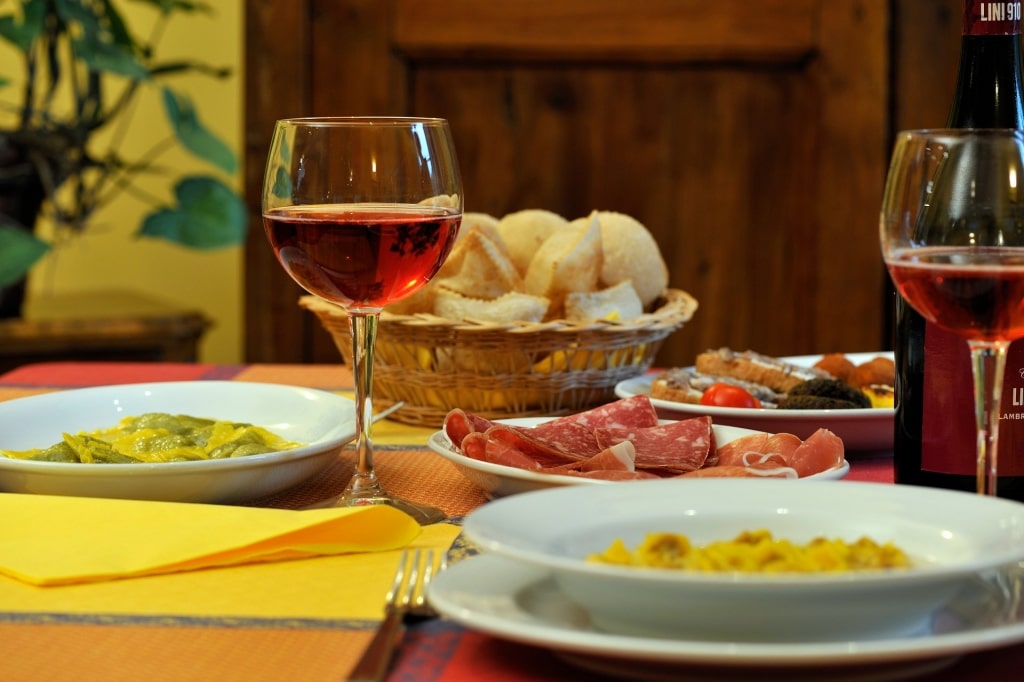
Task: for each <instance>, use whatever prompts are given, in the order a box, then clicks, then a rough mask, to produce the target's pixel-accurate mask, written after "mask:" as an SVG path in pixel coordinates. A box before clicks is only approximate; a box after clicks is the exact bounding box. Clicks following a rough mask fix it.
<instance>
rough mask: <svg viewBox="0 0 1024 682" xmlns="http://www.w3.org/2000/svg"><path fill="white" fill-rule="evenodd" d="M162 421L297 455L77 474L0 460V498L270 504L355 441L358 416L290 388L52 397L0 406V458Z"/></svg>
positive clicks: (139, 389)
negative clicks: (149, 415) (222, 428)
mask: <svg viewBox="0 0 1024 682" xmlns="http://www.w3.org/2000/svg"><path fill="white" fill-rule="evenodd" d="M146 412H168V413H173V414H187V415H191V416H194V417H205V418H211V419H225V420H231V421H238V422H247V423H250V424H254V425H256V426H262V427H264V428H266V429H268V430H270V431H273V432H274V433H276V434H278V435H280V436H282V437H284V438H286V439H288V440H291V441H295V442H299V443H305V445H304V446H303V447H300V448H296V449H293V450H285V451H282V452H274V453H268V454H265V455H249V456H245V457H237V458H232V459H215V460H203V461H195V462H160V463H152V464H150V463H138V464H80V463H64V462H34V461H27V460H17V459H10V458H7V457H0V491H2V492H10V493H40V494H48V495H73V496H79V497H114V498H124V499H138V500H163V501H168V502H208V503H230V502H241V501H245V500H250V499H255V498H258V497H262V496H264V495H271V494H273V493H276V492H280V491H281V490H284V489H286V488H289V487H291V486H292V485H295V484H296V483H299V482H301V481H303V480H305V479H307V478H309V477H310V476H312V475H313V474H316V473H318V472H319V471H321V470H323V469H324V468H325V467H327V466H328V465H330V464H331V463H332V462H333V461H335V459H336V457H337V453H338V450H339V449H340V448H341V447H342V446H343V445H344V444H346V443H348V442H349V441H350V440H352V439H353V438H354V437H355V433H356V427H355V406H354V404H353V403H352V401H351V400H348V399H347V398H342V397H341V396H337V395H334V394H333V393H328V392H326V391H318V390H313V389H307V388H300V387H296V386H282V385H277V384H261V383H253V382H242V381H175V382H161V383H149V384H126V385H119V386H101V387H96V388H81V389H74V390H68V391H58V392H55V393H46V394H42V395H36V396H31V397H27V398H19V399H16V400H10V401H6V402H0V450H29V449H32V448H45V447H49V446H50V445H53V444H54V443H58V442H60V440H61V434H62V433H65V432H67V433H78V432H80V431H92V430H95V429H100V428H106V427H111V426H115V425H116V424H117V423H118V422H120V421H121V419H122V418H123V417H127V416H132V415H139V414H143V413H146Z"/></svg>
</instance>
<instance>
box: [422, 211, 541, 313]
mask: <svg viewBox="0 0 1024 682" xmlns="http://www.w3.org/2000/svg"><path fill="white" fill-rule="evenodd" d="M459 249H460V252H461V254H460V258H459V260H460V262H459V266H458V271H457V272H455V273H453V274H451V275H448V276H446V277H439V278H437V279H435V280H434V281H435V282H436V286H438V287H441V288H444V289H449V290H451V291H456V292H458V293H460V294H463V295H465V296H470V297H473V298H498V297H499V296H501V295H502V294H505V293H508V292H509V291H522V290H523V279H522V277H520V276H519V273H518V272H517V271H516V268H515V266H514V265H512V261H511V260H509V258H508V256H507V255H505V253H504V252H503V250H502V249H501V248H500V247H499V246H498V245H497V244H495V243H494V242H493V241H491V240H490V239H488V238H487V237H486V236H485V235H484V233H483V231H482V230H480V229H477V228H475V227H474V228H473V229H471V230H470V231H469V233H468V234H467V235H466V237H465V238H464V239H462V240H461V242H460V244H459Z"/></svg>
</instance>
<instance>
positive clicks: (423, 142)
mask: <svg viewBox="0 0 1024 682" xmlns="http://www.w3.org/2000/svg"><path fill="white" fill-rule="evenodd" d="M461 220H462V181H461V178H460V175H459V167H458V162H457V160H456V156H455V148H454V146H453V144H452V139H451V133H450V131H449V128H448V122H447V121H445V120H444V119H436V118H382V117H367V118H294V119H285V120H281V121H278V122H277V124H276V125H275V127H274V136H273V139H272V140H271V143H270V152H269V154H268V157H267V167H266V175H265V177H264V184H263V224H264V226H265V228H266V232H267V237H268V239H269V240H270V245H271V246H272V247H273V249H274V253H275V254H277V259H278V261H280V263H281V265H282V266H283V267H284V269H285V271H286V272H287V273H288V274H289V275H290V276H291V277H292V279H294V280H295V281H296V282H298V283H299V284H300V285H301V286H302V287H303V288H305V289H306V290H307V291H309V292H310V293H311V294H313V295H315V296H318V297H320V298H322V299H324V300H325V301H329V302H331V303H334V304H336V305H338V306H341V307H342V308H344V309H345V311H346V313H347V314H348V318H349V321H350V324H351V329H352V351H353V352H352V357H353V358H354V360H353V367H352V372H353V375H354V378H355V403H356V429H357V433H358V435H357V437H356V449H357V453H358V457H359V459H358V462H357V464H356V468H355V472H354V474H353V475H352V479H351V481H350V482H349V484H348V486H347V487H346V489H345V491H344V492H343V493H342V494H341V495H340V496H339V498H338V501H337V502H336V504H337V505H338V506H353V505H371V504H388V505H391V506H394V507H397V508H399V509H401V510H403V511H405V512H407V513H408V514H410V515H411V516H413V517H414V518H416V519H417V520H418V521H419V522H420V523H421V524H429V523H434V522H436V521H439V520H441V519H443V518H444V514H443V513H442V512H441V511H440V510H439V509H435V508H433V507H425V506H423V505H419V504H415V503H413V502H411V501H409V500H403V499H398V498H395V497H392V496H390V495H388V494H387V493H386V492H385V491H384V489H383V488H382V487H381V484H380V481H379V480H378V478H377V475H376V473H375V472H374V465H373V441H372V438H371V424H372V415H373V409H372V399H371V388H372V385H373V349H374V341H375V339H376V336H377V325H378V321H379V318H380V313H381V309H382V308H384V306H386V305H388V304H389V303H393V302H395V301H398V300H400V299H403V298H405V297H406V296H409V295H411V294H413V293H415V292H416V291H417V290H419V289H420V288H422V287H423V286H424V285H425V284H426V283H427V282H429V281H430V279H431V278H432V277H433V276H434V275H435V274H436V273H437V271H438V270H439V269H440V268H441V265H442V264H443V263H444V261H445V258H447V257H448V253H449V252H450V251H451V248H452V245H453V244H454V243H455V237H456V235H457V233H458V230H459V223H460V222H461Z"/></svg>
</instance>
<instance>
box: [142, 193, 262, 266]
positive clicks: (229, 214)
mask: <svg viewBox="0 0 1024 682" xmlns="http://www.w3.org/2000/svg"><path fill="white" fill-rule="evenodd" d="M174 194H175V196H176V197H177V199H178V205H177V206H175V207H173V208H163V209H160V210H158V211H154V212H153V213H151V214H150V215H148V216H147V217H146V219H145V220H144V221H143V223H142V227H141V228H140V229H139V235H141V236H144V237H157V238H160V239H166V240H168V241H171V242H174V243H176V244H181V245H182V246H188V247H191V248H195V249H219V248H223V247H226V246H238V245H240V244H243V243H244V242H245V237H246V232H247V230H248V212H247V211H246V208H245V202H243V201H242V198H241V197H239V196H238V195H237V194H236V193H235V192H234V191H233V190H232V189H231V188H230V187H228V186H227V185H225V184H224V183H223V182H221V181H220V180H218V179H216V178H213V177H209V176H205V175H193V176H190V177H187V178H185V179H184V180H182V181H181V182H179V183H178V184H177V185H176V186H175V188H174Z"/></svg>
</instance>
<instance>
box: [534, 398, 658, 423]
mask: <svg viewBox="0 0 1024 682" xmlns="http://www.w3.org/2000/svg"><path fill="white" fill-rule="evenodd" d="M561 424H579V425H581V426H585V427H587V428H589V429H592V430H597V429H614V428H646V427H648V426H656V425H657V424H658V413H657V411H656V410H655V409H654V405H653V404H652V403H651V399H650V397H648V396H646V395H635V396H631V397H629V398H623V399H621V400H616V401H615V402H611V403H606V404H604V405H601V406H599V407H594V408H591V409H589V410H586V411H584V412H578V413H576V414H570V415H566V416H565V417H559V418H558V419H555V420H553V421H550V422H547V423H546V424H545V425H544V426H546V427H548V428H559V426H560V425H561Z"/></svg>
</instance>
